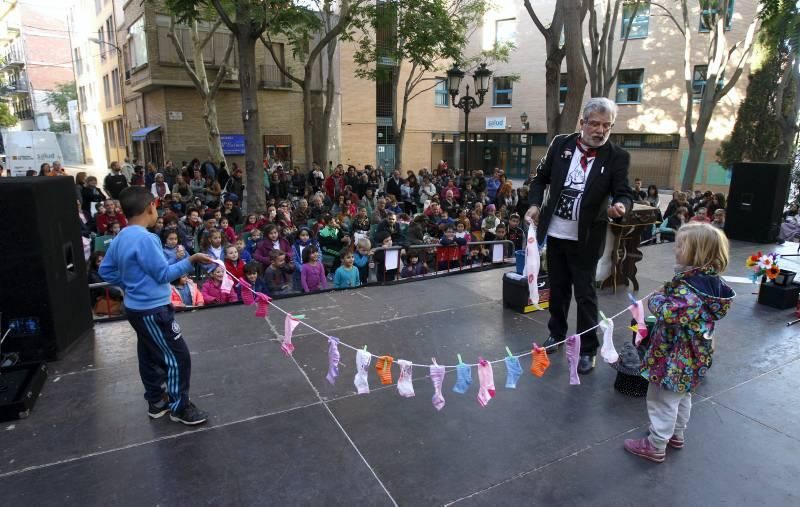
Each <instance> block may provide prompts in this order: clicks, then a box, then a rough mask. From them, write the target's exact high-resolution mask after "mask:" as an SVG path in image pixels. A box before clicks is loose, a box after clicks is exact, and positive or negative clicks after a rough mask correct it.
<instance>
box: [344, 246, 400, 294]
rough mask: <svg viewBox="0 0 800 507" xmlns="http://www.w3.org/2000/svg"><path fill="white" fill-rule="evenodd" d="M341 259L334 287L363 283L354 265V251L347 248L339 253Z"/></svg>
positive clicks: (346, 286) (355, 285)
mask: <svg viewBox="0 0 800 507" xmlns="http://www.w3.org/2000/svg"><path fill="white" fill-rule="evenodd" d="M389 241H391V236H389ZM339 260H340V261H341V266H339V268H338V269H337V270H336V274H334V276H333V288H334V289H346V288H350V287H358V286H359V285H361V279H360V277H359V275H358V268H356V267H355V266H354V265H353V263H354V261H355V258H354V257H353V252H351V251H350V249H348V248H345V249H344V250H342V251H341V252H340V253H339Z"/></svg>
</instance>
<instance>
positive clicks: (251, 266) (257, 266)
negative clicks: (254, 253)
mask: <svg viewBox="0 0 800 507" xmlns="http://www.w3.org/2000/svg"><path fill="white" fill-rule="evenodd" d="M244 272H245V274H250V273H256V274H257V275H258V276H261V263H260V262H258V261H250V262H248V263H247V264H245V265H244Z"/></svg>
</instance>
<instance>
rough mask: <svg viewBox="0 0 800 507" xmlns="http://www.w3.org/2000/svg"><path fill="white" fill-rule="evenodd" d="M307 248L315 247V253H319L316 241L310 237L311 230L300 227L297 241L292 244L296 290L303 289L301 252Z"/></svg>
mask: <svg viewBox="0 0 800 507" xmlns="http://www.w3.org/2000/svg"><path fill="white" fill-rule="evenodd" d="M309 246H313V247H316V248H317V251H319V245H318V244H317V242H316V240H314V238H313V237H311V230H310V229H309V228H308V227H301V228H300V230H299V231H297V239H295V240H294V244H293V245H292V259H293V261H294V265H295V270H294V287H295V289H297V290H300V289H302V288H303V286H302V283H301V280H300V278H301V272H302V268H303V251H304V250H305V249H306V248H308V247H309Z"/></svg>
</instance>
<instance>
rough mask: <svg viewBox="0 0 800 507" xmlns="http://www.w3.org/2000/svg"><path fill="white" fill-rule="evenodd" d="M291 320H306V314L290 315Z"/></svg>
mask: <svg viewBox="0 0 800 507" xmlns="http://www.w3.org/2000/svg"><path fill="white" fill-rule="evenodd" d="M292 318H293V319H294V320H303V319H305V318H306V314H304V313H301V314H300V315H292Z"/></svg>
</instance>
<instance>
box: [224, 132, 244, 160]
mask: <svg viewBox="0 0 800 507" xmlns="http://www.w3.org/2000/svg"><path fill="white" fill-rule="evenodd" d="M219 139H220V141H221V142H222V153H223V154H225V155H244V135H243V134H220V136H219Z"/></svg>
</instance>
